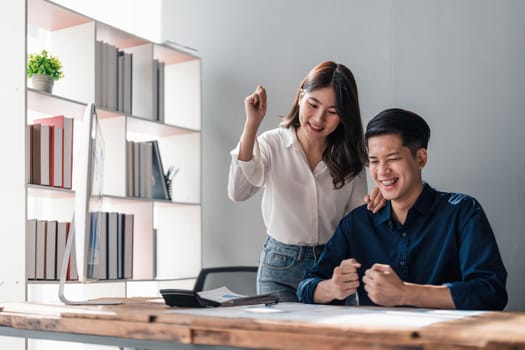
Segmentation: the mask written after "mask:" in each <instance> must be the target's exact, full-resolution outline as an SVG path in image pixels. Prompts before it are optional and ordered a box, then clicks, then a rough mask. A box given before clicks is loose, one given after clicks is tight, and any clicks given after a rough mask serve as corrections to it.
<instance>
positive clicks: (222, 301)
mask: <svg viewBox="0 0 525 350" xmlns="http://www.w3.org/2000/svg"><path fill="white" fill-rule="evenodd" d="M160 294H161V295H162V297H163V298H164V301H165V302H166V304H167V305H169V306H186V307H208V306H239V305H257V304H265V305H270V304H277V303H278V302H279V294H278V293H277V292H272V293H264V294H256V295H251V296H247V295H241V294H237V293H235V292H232V291H231V290H230V289H229V288H228V287H220V288H216V289H210V290H206V291H202V292H195V291H193V290H189V289H161V290H160Z"/></svg>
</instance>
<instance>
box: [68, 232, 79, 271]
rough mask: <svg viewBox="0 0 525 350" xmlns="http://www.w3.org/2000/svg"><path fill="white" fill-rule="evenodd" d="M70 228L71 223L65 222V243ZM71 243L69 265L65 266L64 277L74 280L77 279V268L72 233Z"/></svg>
mask: <svg viewBox="0 0 525 350" xmlns="http://www.w3.org/2000/svg"><path fill="white" fill-rule="evenodd" d="M70 230H71V223H70V222H66V232H67V235H66V244H67V239H68V238H69V234H70ZM71 243H72V247H73V249H71V253H70V255H69V265H68V267H67V276H66V279H67V280H68V281H76V280H78V269H77V250H76V249H75V235H73V241H72V242H71Z"/></svg>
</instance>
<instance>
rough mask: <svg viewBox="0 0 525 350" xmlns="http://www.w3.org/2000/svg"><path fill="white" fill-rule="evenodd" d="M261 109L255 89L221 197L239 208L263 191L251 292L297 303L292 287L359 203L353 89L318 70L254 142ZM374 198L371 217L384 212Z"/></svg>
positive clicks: (340, 74)
mask: <svg viewBox="0 0 525 350" xmlns="http://www.w3.org/2000/svg"><path fill="white" fill-rule="evenodd" d="M266 103H267V97H266V90H265V89H264V88H263V87H262V86H258V87H257V89H256V90H255V92H254V93H253V94H251V95H250V96H248V97H246V99H245V101H244V105H245V111H246V122H245V124H244V130H243V133H242V135H241V139H240V142H239V145H238V146H237V147H236V148H235V149H234V150H233V151H232V152H231V155H232V162H231V166H230V174H229V182H228V195H229V197H230V198H231V199H232V200H233V201H242V200H246V199H248V198H250V197H251V196H252V195H253V194H255V193H256V192H257V191H258V190H259V189H260V188H263V191H264V192H263V198H262V212H263V219H264V223H265V225H266V230H267V234H268V238H267V240H266V243H265V244H264V248H263V251H262V254H261V258H260V261H259V271H258V276H257V291H258V293H268V292H275V291H277V292H279V295H280V298H281V300H282V301H297V297H296V294H295V293H296V288H297V284H298V283H299V282H300V281H301V280H302V278H303V276H304V273H305V271H306V270H308V269H309V268H311V267H312V265H313V264H314V263H315V261H316V260H317V258H318V257H319V255H320V254H321V251H322V249H323V247H324V244H325V243H326V242H327V241H328V239H329V238H330V237H331V235H332V233H333V232H334V230H335V228H336V226H337V224H338V223H339V221H340V220H341V219H342V218H343V216H344V215H345V214H347V213H348V212H350V211H351V210H352V209H354V208H355V207H357V206H359V205H361V204H363V203H364V202H363V197H364V196H365V195H366V191H367V184H366V175H365V173H364V171H363V170H364V166H365V164H366V162H367V156H366V152H365V146H364V142H363V126H362V122H361V115H360V110H359V102H358V96H357V86H356V83H355V80H354V77H353V74H352V72H351V71H350V70H349V69H348V68H347V67H345V66H344V65H342V64H337V63H335V62H331V61H327V62H322V63H321V64H319V65H318V66H316V67H314V68H313V69H312V70H311V71H310V72H309V73H308V75H307V76H306V77H305V78H304V80H303V81H302V83H301V85H300V87H299V91H298V92H297V95H296V97H295V100H294V102H293V105H292V109H291V111H290V113H288V115H287V116H286V117H284V120H283V121H282V123H281V125H280V127H279V128H276V129H273V130H270V131H267V132H265V133H263V134H262V135H261V136H259V137H257V131H258V129H259V126H260V124H261V122H262V120H263V118H264V116H265V114H266ZM377 193H378V192H377V191H373V192H372V193H371V196H370V197H368V196H367V198H369V199H368V202H369V207H371V208H374V209H376V208H377V207H378V206H379V207H382V206H384V201H383V200H382V197H381V196H380V195H378V194H377ZM370 198H371V199H370Z"/></svg>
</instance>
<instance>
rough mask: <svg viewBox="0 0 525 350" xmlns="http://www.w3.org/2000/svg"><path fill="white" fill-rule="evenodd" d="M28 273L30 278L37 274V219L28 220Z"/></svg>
mask: <svg viewBox="0 0 525 350" xmlns="http://www.w3.org/2000/svg"><path fill="white" fill-rule="evenodd" d="M26 275H27V278H28V279H30V280H33V279H35V275H36V219H29V220H27V234H26Z"/></svg>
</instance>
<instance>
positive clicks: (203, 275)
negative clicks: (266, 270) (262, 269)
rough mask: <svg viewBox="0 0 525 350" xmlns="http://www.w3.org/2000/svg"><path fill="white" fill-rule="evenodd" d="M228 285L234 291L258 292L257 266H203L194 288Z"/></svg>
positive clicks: (251, 293) (243, 292) (207, 288)
mask: <svg viewBox="0 0 525 350" xmlns="http://www.w3.org/2000/svg"><path fill="white" fill-rule="evenodd" d="M224 286H225V287H228V288H229V289H230V290H231V291H232V292H235V293H238V294H242V295H256V294H257V266H224V267H208V268H203V269H202V270H201V271H200V273H199V276H197V280H196V281H195V286H194V287H193V290H194V291H195V292H201V291H203V290H209V289H215V288H219V287H224Z"/></svg>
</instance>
